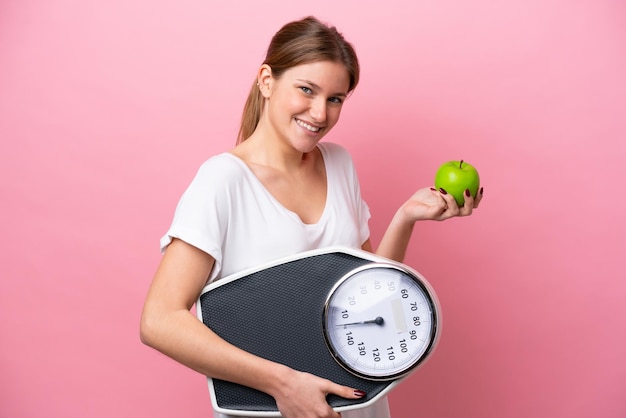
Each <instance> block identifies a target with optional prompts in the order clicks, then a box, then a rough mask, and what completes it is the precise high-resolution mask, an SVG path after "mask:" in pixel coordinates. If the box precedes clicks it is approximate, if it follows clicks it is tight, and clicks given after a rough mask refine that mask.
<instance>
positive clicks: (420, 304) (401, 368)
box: [323, 262, 439, 380]
mask: <svg viewBox="0 0 626 418" xmlns="http://www.w3.org/2000/svg"><path fill="white" fill-rule="evenodd" d="M438 320H439V315H438V304H437V300H436V296H435V294H434V292H433V291H432V289H430V288H429V286H428V283H427V282H426V281H425V279H424V278H423V277H421V276H419V274H418V273H416V272H414V271H412V270H410V269H408V268H406V266H404V265H395V264H392V263H382V262H374V263H369V264H366V265H364V266H361V267H359V268H357V269H354V270H352V271H351V272H349V273H348V274H346V275H345V276H344V277H342V278H341V279H340V280H339V281H338V282H337V284H336V285H335V286H334V287H333V288H332V290H331V291H330V293H329V295H328V298H327V300H326V304H325V305H324V314H323V325H324V338H325V340H326V344H327V346H328V348H329V350H330V352H331V354H332V355H333V357H334V358H335V360H336V361H337V362H338V363H339V364H340V365H341V366H342V367H343V368H344V369H346V370H347V371H349V372H350V373H352V374H354V375H356V376H359V377H362V378H365V379H369V380H392V379H397V378H400V377H403V376H406V375H407V374H408V373H410V372H411V371H412V370H413V369H414V368H415V367H417V365H419V364H420V363H421V362H422V361H423V360H424V359H425V358H426V357H427V356H428V355H429V354H430V353H431V352H432V350H433V349H434V346H435V343H436V340H437V338H438V335H439V326H438Z"/></svg>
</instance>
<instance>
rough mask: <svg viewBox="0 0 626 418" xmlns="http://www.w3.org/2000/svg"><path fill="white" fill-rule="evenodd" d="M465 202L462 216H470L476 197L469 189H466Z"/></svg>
mask: <svg viewBox="0 0 626 418" xmlns="http://www.w3.org/2000/svg"><path fill="white" fill-rule="evenodd" d="M464 194H465V203H464V204H463V207H462V208H461V213H460V215H461V216H469V215H471V214H472V210H473V209H474V197H473V196H472V193H471V192H470V191H469V189H465V193H464Z"/></svg>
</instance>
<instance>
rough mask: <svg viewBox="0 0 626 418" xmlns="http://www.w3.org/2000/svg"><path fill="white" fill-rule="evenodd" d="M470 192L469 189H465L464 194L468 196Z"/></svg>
mask: <svg viewBox="0 0 626 418" xmlns="http://www.w3.org/2000/svg"><path fill="white" fill-rule="evenodd" d="M471 195H472V194H471V193H470V191H469V189H465V196H467V197H470V196H471Z"/></svg>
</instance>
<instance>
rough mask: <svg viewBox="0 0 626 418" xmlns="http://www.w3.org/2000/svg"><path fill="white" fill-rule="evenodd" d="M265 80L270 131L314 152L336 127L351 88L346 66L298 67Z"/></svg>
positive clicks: (321, 63)
mask: <svg viewBox="0 0 626 418" xmlns="http://www.w3.org/2000/svg"><path fill="white" fill-rule="evenodd" d="M266 81H268V82H269V87H270V88H269V91H268V92H267V93H266V94H265V97H266V99H267V100H266V104H265V111H266V112H267V115H266V116H267V118H268V119H267V120H268V122H269V124H270V126H271V129H272V130H273V131H274V133H275V134H276V135H277V137H278V138H279V139H281V140H282V141H285V142H287V143H288V144H289V145H291V146H292V147H293V148H295V149H296V150H298V151H299V152H309V151H311V150H313V149H314V148H315V146H316V145H317V143H318V142H319V141H320V140H321V139H322V138H323V137H324V135H326V134H327V133H328V132H329V131H330V130H331V129H332V128H333V126H335V124H336V123H337V121H338V120H339V114H340V113H341V108H342V106H343V102H344V101H345V99H346V97H347V95H348V88H349V86H350V76H349V74H348V71H347V70H346V68H345V66H344V65H343V64H341V63H337V62H333V61H318V62H312V63H309V64H302V65H298V66H296V67H293V68H290V69H289V70H287V71H285V72H284V73H283V75H282V76H281V77H280V78H278V79H275V78H271V77H270V79H269V80H268V79H266Z"/></svg>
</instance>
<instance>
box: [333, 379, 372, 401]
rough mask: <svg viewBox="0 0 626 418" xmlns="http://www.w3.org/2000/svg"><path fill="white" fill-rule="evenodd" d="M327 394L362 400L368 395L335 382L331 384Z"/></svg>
mask: <svg viewBox="0 0 626 418" xmlns="http://www.w3.org/2000/svg"><path fill="white" fill-rule="evenodd" d="M327 393H332V394H333V395H337V396H341V397H342V398H346V399H360V398H362V397H364V396H365V395H366V393H365V392H364V391H362V390H360V389H355V388H351V387H349V386H343V385H339V384H337V383H333V382H329V387H328V390H327Z"/></svg>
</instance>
